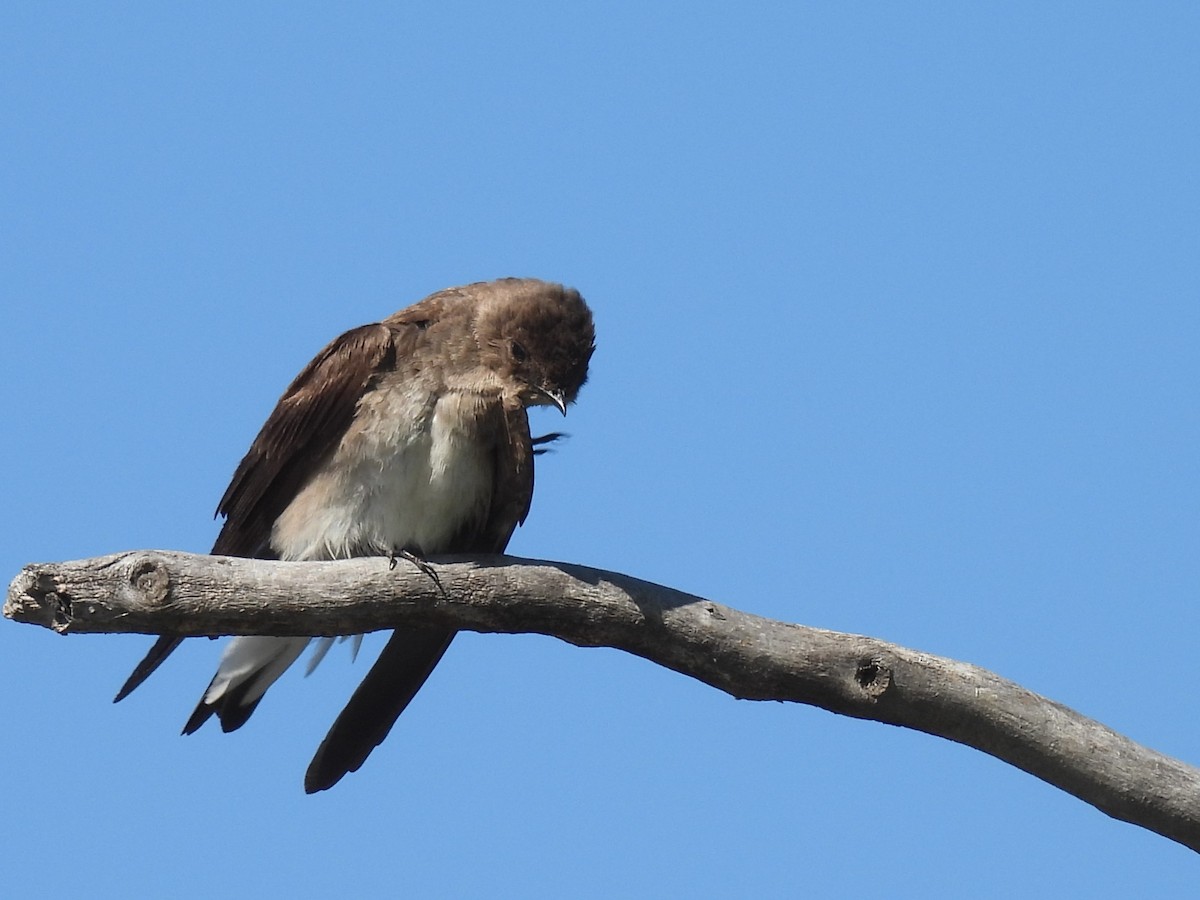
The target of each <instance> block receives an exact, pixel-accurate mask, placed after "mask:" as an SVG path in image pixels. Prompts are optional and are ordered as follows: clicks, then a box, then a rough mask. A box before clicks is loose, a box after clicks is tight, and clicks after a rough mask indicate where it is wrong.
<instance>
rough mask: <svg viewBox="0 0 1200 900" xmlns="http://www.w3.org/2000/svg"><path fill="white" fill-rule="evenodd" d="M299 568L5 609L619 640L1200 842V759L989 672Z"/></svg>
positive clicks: (443, 563)
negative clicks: (994, 764) (919, 736)
mask: <svg viewBox="0 0 1200 900" xmlns="http://www.w3.org/2000/svg"><path fill="white" fill-rule="evenodd" d="M434 562H436V563H438V565H437V574H438V578H439V580H440V583H441V588H440V589H439V587H438V586H437V584H435V583H434V582H433V580H432V579H431V578H429V577H428V575H426V574H424V573H422V572H421V571H419V570H418V569H417V568H416V567H415V566H411V565H407V564H404V563H401V564H400V565H399V566H397V568H396V569H394V570H389V567H388V562H387V560H383V559H356V560H347V561H342V562H302V563H283V562H266V561H262V560H249V559H235V558H228V557H213V556H197V555H192V554H186V553H173V552H165V551H135V552H129V553H119V554H115V555H113V556H105V557H99V558H96V559H86V560H79V561H75V562H66V563H46V564H38V565H30V566H26V567H25V568H24V569H23V570H22V571H21V573H20V574H19V575H17V577H16V578H15V579H13V582H12V584H11V585H10V586H9V589H8V599H7V602H6V603H5V606H4V615H5V616H7V617H8V618H10V619H14V620H16V621H18V622H31V623H34V624H38V625H44V626H46V627H48V628H53V629H54V630H56V631H59V632H62V633H75V634H83V633H116V632H137V633H146V634H162V633H178V634H186V635H215V634H271V635H336V634H357V633H360V632H366V631H377V630H380V629H385V628H394V627H398V626H403V625H405V624H412V623H417V622H436V623H437V624H440V625H451V626H454V627H455V628H458V629H463V630H468V631H481V632H506V633H519V632H533V633H538V634H547V635H552V636H554V637H558V638H561V639H562V640H565V641H569V642H570V643H572V644H576V645H578V646H588V647H595V646H607V647H616V648H619V649H622V650H626V651H628V652H630V653H635V654H637V655H638V656H642V657H644V658H646V659H648V660H651V661H653V662H656V663H659V664H660V665H663V666H666V667H668V668H670V669H674V670H675V671H677V672H681V673H683V674H685V675H689V676H691V677H693V678H697V679H699V680H700V681H703V682H705V683H706V684H710V685H712V686H713V687H716V688H719V689H721V690H723V691H725V692H727V693H729V694H731V695H733V696H734V697H739V698H742V699H748V700H790V701H794V702H797V703H807V704H811V705H813V706H819V707H821V708H822V709H827V710H829V711H830V712H835V713H841V714H843V715H848V716H854V717H856V718H860V719H873V720H875V721H878V722H886V723H888V724H892V725H902V726H904V727H906V728H914V729H916V730H918V731H924V732H926V733H928V734H933V735H937V736H939V737H944V738H947V739H949V740H952V741H957V742H959V743H961V744H966V745H968V746H970V747H974V748H976V749H977V750H982V751H983V752H984V753H988V754H991V755H992V756H995V757H997V758H999V759H1002V760H1004V761H1005V762H1008V763H1011V764H1012V765H1014V766H1017V767H1018V768H1020V769H1023V770H1025V771H1026V772H1029V773H1030V774H1032V775H1035V776H1037V777H1038V778H1041V779H1042V780H1044V781H1047V782H1049V783H1050V784H1052V785H1055V786H1056V787H1059V788H1061V789H1062V790H1064V791H1067V792H1068V793H1070V794H1073V795H1075V796H1076V797H1079V798H1080V799H1081V800H1084V801H1086V802H1088V803H1090V804H1092V805H1093V806H1095V807H1097V808H1098V809H1100V810H1102V811H1103V812H1105V813H1107V814H1108V815H1110V816H1113V817H1114V818H1117V819H1122V820H1124V821H1127V822H1132V823H1133V824H1135V825H1141V826H1142V827H1144V828H1148V829H1150V830H1151V831H1155V832H1158V833H1159V834H1161V835H1164V836H1166V837H1168V838H1171V839H1172V840H1175V841H1178V842H1179V843H1181V844H1184V845H1185V846H1188V847H1190V848H1192V849H1193V850H1200V770H1197V769H1195V768H1193V767H1191V766H1189V765H1186V764H1185V763H1182V762H1180V761H1178V760H1175V759H1172V758H1171V757H1168V756H1164V755H1163V754H1161V753H1157V752H1155V751H1153V750H1150V749H1148V748H1146V747H1142V746H1141V745H1139V744H1136V743H1134V742H1133V741H1131V740H1129V739H1128V738H1126V737H1124V736H1122V735H1120V734H1117V733H1116V732H1114V731H1112V730H1111V729H1109V728H1106V727H1105V726H1103V725H1101V724H1100V723H1099V722H1096V721H1093V720H1091V719H1088V718H1086V717H1084V716H1081V715H1080V714H1079V713H1077V712H1074V711H1073V710H1071V709H1068V708H1067V707H1065V706H1062V705H1060V704H1058V703H1055V702H1053V701H1051V700H1048V699H1046V698H1045V697H1042V696H1039V695H1038V694H1035V693H1033V692H1031V691H1028V690H1026V689H1025V688H1023V687H1021V686H1020V685H1017V684H1014V683H1013V682H1011V681H1006V680H1005V679H1003V678H1000V677H999V676H997V675H995V674H993V673H992V672H989V671H987V670H985V669H981V668H979V667H977V666H972V665H967V664H966V663H961V662H956V661H954V660H950V659H945V658H942V657H937V656H931V655H929V654H926V653H920V652H917V651H915V650H908V649H906V648H904V647H899V646H896V645H894V644H888V643H885V642H883V641H879V640H875V639H874V638H869V637H862V636H859V635H852V634H839V633H837V632H832V631H824V630H821V629H817V628H807V627H802V626H799V625H792V624H788V623H784V622H776V621H772V620H770V619H763V618H760V617H758V616H753V615H749V614H747V613H743V612H739V611H737V610H735V609H731V608H729V607H726V606H720V605H718V604H716V603H713V602H711V601H709V600H705V599H703V598H701V597H694V596H691V595H689V594H684V593H681V592H680V591H676V590H672V589H671V588H666V587H662V586H659V585H655V584H651V583H649V582H645V581H639V580H637V579H635V578H630V577H628V576H625V575H620V574H616V573H613V572H604V571H601V570H598V569H589V568H586V567H584V566H576V565H569V564H566V563H552V562H544V561H540V560H526V559H517V558H514V557H503V556H498V557H477V558H471V559H466V558H462V557H457V558H456V557H440V558H435V559H434Z"/></svg>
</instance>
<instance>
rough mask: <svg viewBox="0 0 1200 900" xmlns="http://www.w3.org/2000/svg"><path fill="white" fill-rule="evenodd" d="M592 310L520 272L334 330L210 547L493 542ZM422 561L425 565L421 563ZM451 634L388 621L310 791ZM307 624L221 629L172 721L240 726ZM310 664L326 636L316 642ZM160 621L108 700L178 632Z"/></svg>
mask: <svg viewBox="0 0 1200 900" xmlns="http://www.w3.org/2000/svg"><path fill="white" fill-rule="evenodd" d="M594 350H595V328H594V324H593V319H592V313H591V310H590V309H589V307H588V305H587V303H586V302H585V301H584V299H583V298H582V297H581V296H580V294H579V292H578V291H576V290H574V289H572V288H568V287H565V286H563V285H561V284H557V283H553V282H547V281H541V280H538V279H534V278H502V279H498V280H495V281H487V282H477V283H474V284H468V285H465V286H462V287H454V288H448V289H446V290H442V291H438V292H436V293H434V294H431V295H430V296H428V297H426V298H425V299H423V300H421V301H419V302H417V303H415V304H413V305H411V306H408V307H406V308H405V309H402V310H400V311H398V312H396V313H393V314H392V315H390V316H388V317H387V318H385V319H383V320H382V321H380V322H377V323H374V324H371V325H363V326H361V327H359V328H354V329H352V330H350V331H347V332H346V333H345V334H342V335H341V336H340V337H338V338H336V339H334V340H333V341H332V342H331V343H330V344H328V345H327V346H326V347H325V348H324V349H323V350H321V352H320V353H318V354H317V355H316V357H314V358H313V360H312V361H311V362H309V364H308V365H307V366H305V367H304V368H303V369H302V370H301V372H300V374H299V375H297V376H296V378H295V379H294V380H293V381H292V383H291V384H290V385H289V386H288V387H287V389H286V390H285V391H284V393H283V396H282V397H280V399H279V401H278V403H277V404H276V406H275V408H274V410H273V411H272V412H271V414H270V416H269V417H268V418H267V420H266V423H265V424H264V425H263V426H262V429H261V430H260V431H259V433H258V436H257V437H256V438H255V439H254V441H253V443H252V444H251V446H250V449H249V451H248V452H247V453H246V455H245V457H244V458H243V459H242V461H241V462H240V464H239V465H238V466H237V469H236V471H235V472H234V474H233V478H232V480H231V481H230V483H229V487H228V488H227V489H226V491H225V494H224V496H222V497H221V500H220V503H219V504H218V505H217V516H223V517H224V523H223V525H222V527H221V531H220V533H219V534H218V536H217V539H216V541H215V543H214V544H213V548H212V553H213V555H218V556H242V557H253V558H258V559H280V560H332V559H346V558H351V557H359V556H376V555H378V556H388V557H390V558H391V559H392V560H393V562H395V560H396V557H397V556H403V557H406V558H409V559H411V560H413V561H415V562H417V563H418V564H420V565H422V567H425V564H424V563H423V559H424V557H426V556H430V555H434V554H442V553H474V554H491V553H502V552H503V551H504V549H505V548H506V547H507V545H508V541H509V539H510V538H511V537H512V534H513V532H514V530H515V529H516V527H517V526H518V525H520V524H522V523H524V521H525V518H526V516H527V514H528V512H529V508H530V503H531V501H532V498H533V483H534V479H533V474H534V466H533V463H534V456H535V455H536V454H538V453H539V452H541V450H542V449H544V448H543V447H541V446H540V445H541V444H543V443H545V442H548V441H552V440H554V439H555V438H557V437H559V435H558V434H550V435H547V436H544V437H540V438H535V437H532V435H531V433H530V428H529V418H528V413H527V410H528V409H529V408H530V407H534V406H550V407H554V408H556V409H558V410H559V411H560V412H561V413H562V414H563V415H564V416H565V415H566V413H567V407H568V405H570V404H571V403H573V402H574V401H575V399H576V396H577V395H578V393H579V390H580V388H581V387H582V386H583V384H584V382H585V381H586V380H587V376H588V366H589V363H590V360H591V357H592V353H593V351H594ZM427 571H432V570H431V569H427ZM454 635H455V631H454V630H453V629H450V628H446V627H444V626H433V625H429V626H406V627H404V628H398V629H396V630H395V631H394V632H393V634H392V635H391V637H390V638H389V639H388V641H387V644H386V645H385V646H384V648H383V651H382V652H381V654H380V656H379V658H378V660H377V661H376V662H375V664H374V665H373V666H372V667H371V669H370V670H369V672H368V673H367V675H366V677H365V678H364V679H363V681H362V683H361V684H360V685H359V687H358V688H357V689H356V690H355V691H354V693H353V695H352V696H351V698H350V700H349V702H348V703H347V705H346V706H345V707H344V709H343V710H342V711H341V713H340V714H339V715H338V716H337V718H336V720H335V721H334V723H333V725H332V727H331V728H330V730H329V732H328V734H327V735H326V737H325V739H324V740H323V741H322V742H321V745H320V747H319V748H318V750H317V753H316V755H315V756H314V757H313V760H312V762H311V764H310V765H309V768H308V770H307V772H306V774H305V779H304V787H305V791H306V792H307V793H310V794H311V793H315V792H317V791H321V790H325V789H327V788H330V787H332V786H333V785H334V784H336V783H337V782H338V781H339V780H341V778H342V777H343V776H345V775H346V774H348V773H349V772H354V771H357V770H358V769H359V767H361V766H362V764H363V762H364V761H365V760H366V759H367V757H368V755H369V754H370V753H371V751H372V750H373V749H374V748H375V747H376V746H378V745H379V744H380V743H381V742H382V741H383V739H384V738H385V737H386V736H387V734H388V732H389V731H390V730H391V728H392V726H393V724H394V723H395V722H396V720H397V718H398V717H399V716H400V714H401V713H402V712H403V711H404V709H405V707H406V706H407V705H408V703H409V701H411V700H412V698H413V697H414V696H415V695H416V693H417V691H419V690H420V688H421V686H422V685H423V684H424V683H425V680H426V679H427V678H428V677H429V675H430V673H431V672H432V671H433V669H434V667H435V666H436V665H437V664H438V662H439V661H440V660H441V658H442V655H443V654H444V653H445V652H446V649H447V647H449V645H450V642H451V641H452V640H453V638H454ZM310 640H312V638H307V637H265V636H241V637H235V638H233V639H231V640H230V641H229V643H228V644H227V646H226V648H225V650H224V653H223V654H222V657H221V661H220V664H219V666H218V668H217V672H216V674H215V675H214V676H213V679H212V681H211V683H210V684H209V686H208V688H207V689H206V690H205V692H204V694H203V696H202V697H201V699H200V702H199V703H198V704H197V706H196V708H195V710H194V712H193V713H192V715H191V717H190V718H189V719H188V721H187V723H186V725H185V726H184V729H183V731H184V734H191V733H193V732H195V731H196V730H197V729H199V728H200V726H202V725H203V724H204V723H205V722H206V721H208V720H209V719H210V718H211V717H212V716H214V715H215V716H216V717H217V720H218V721H219V722H220V725H221V728H222V730H224V731H227V732H228V731H234V730H236V729H238V728H240V727H241V726H242V725H244V724H245V723H246V721H247V720H248V719H249V718H250V715H251V714H252V713H253V712H254V710H255V708H256V707H257V706H258V704H259V702H260V701H261V700H262V698H263V695H264V694H265V692H266V690H267V688H269V687H270V686H271V685H272V684H273V683H274V682H275V680H276V679H278V678H279V676H280V675H282V674H283V672H284V671H286V670H287V668H288V667H289V666H290V665H291V664H292V663H293V662H295V661H296V659H297V658H298V657H299V656H300V654H301V653H302V652H303V650H304V648H305V647H306V646H307V645H308V643H309V642H310ZM321 640H322V641H323V643H322V644H320V645H319V647H318V651H317V655H316V657H315V661H319V659H320V656H321V655H323V653H324V651H325V650H327V649H328V646H329V643H330V642H331V641H332V640H333V639H331V638H324V639H321ZM182 641H183V637H182V636H179V635H170V634H168V635H163V636H161V637H159V639H158V640H157V641H156V642H155V644H154V646H153V647H152V648H151V649H150V651H149V652H148V653H147V654H146V656H145V658H144V659H143V660H142V661H141V662H140V663H139V664H138V665H137V667H136V668H135V669H134V670H133V672H132V674H131V675H130V676H129V678H128V680H127V681H126V682H125V684H124V685H123V686H122V688H121V690H120V691H119V692H118V693H117V696H116V697H115V698H114V702H117V701H119V700H122V699H123V698H124V697H126V696H128V694H129V693H130V692H131V691H133V690H134V689H135V688H137V687H138V686H139V685H140V684H141V683H142V682H143V681H145V679H146V678H147V677H149V676H150V674H151V673H153V672H154V671H155V669H157V668H158V666H159V665H161V663H162V662H163V661H164V660H165V659H166V658H167V657H168V656H169V655H170V654H171V653H172V652H173V651H174V650H175V649H176V648H177V647H178V646H179V645H180V644H181V643H182Z"/></svg>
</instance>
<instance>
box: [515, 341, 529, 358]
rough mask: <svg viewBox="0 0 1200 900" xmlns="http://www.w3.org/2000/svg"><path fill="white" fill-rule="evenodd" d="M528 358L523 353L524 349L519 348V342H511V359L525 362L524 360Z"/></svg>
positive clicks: (526, 354)
mask: <svg viewBox="0 0 1200 900" xmlns="http://www.w3.org/2000/svg"><path fill="white" fill-rule="evenodd" d="M528 356H529V354H528V353H526V352H525V348H524V347H522V346H521V344H520V342H518V341H513V342H512V357H513V359H515V360H516V361H517V362H525V359H526V358H527V357H528Z"/></svg>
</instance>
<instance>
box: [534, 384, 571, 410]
mask: <svg viewBox="0 0 1200 900" xmlns="http://www.w3.org/2000/svg"><path fill="white" fill-rule="evenodd" d="M535 390H537V392H538V394H539V395H540V396H542V397H545V398H546V400H547V401H548V402H549V403H550V405H551V406H553V407H555V408H556V409H557V410H558V411H559V412H560V413H562V414H563V415H564V416H565V415H566V414H567V400H566V397H564V396H563V392H562V391H550V390H547V389H546V388H544V387H539V388H536V389H535Z"/></svg>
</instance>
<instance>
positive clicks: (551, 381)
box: [476, 278, 596, 415]
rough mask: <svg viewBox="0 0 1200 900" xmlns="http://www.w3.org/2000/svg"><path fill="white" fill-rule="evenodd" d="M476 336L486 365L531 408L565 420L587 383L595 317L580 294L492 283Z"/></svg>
mask: <svg viewBox="0 0 1200 900" xmlns="http://www.w3.org/2000/svg"><path fill="white" fill-rule="evenodd" d="M487 287H488V288H489V289H490V290H489V292H488V294H489V295H488V297H487V299H486V300H484V302H483V304H482V306H481V310H480V315H479V319H478V320H477V326H476V328H477V330H476V335H477V337H478V339H479V344H480V350H481V352H482V353H483V354H484V356H485V363H486V364H487V365H488V366H489V367H491V368H492V369H493V370H494V371H495V372H496V373H497V374H499V375H500V377H501V378H502V379H504V380H505V381H508V382H509V383H510V384H515V386H516V389H517V390H518V392H519V393H520V398H521V402H522V403H524V404H525V405H526V406H543V405H545V406H554V407H555V408H557V409H558V410H559V411H560V412H561V413H562V414H563V415H566V413H567V404H569V403H572V402H573V401H574V400H575V396H576V395H577V394H578V393H579V389H580V388H581V387H582V386H583V383H584V382H585V381H587V374H588V361H589V360H590V359H591V358H592V351H593V350H595V338H596V332H595V328H594V326H593V324H592V313H591V310H589V309H588V307H587V304H586V303H584V301H583V298H582V297H580V296H579V293H578V291H575V290H572V289H571V288H566V287H563V286H562V285H560V284H551V283H549V282H545V281H538V280H536V279H531V278H506V279H502V280H500V281H494V282H490V283H489V284H488V285H487Z"/></svg>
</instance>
